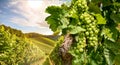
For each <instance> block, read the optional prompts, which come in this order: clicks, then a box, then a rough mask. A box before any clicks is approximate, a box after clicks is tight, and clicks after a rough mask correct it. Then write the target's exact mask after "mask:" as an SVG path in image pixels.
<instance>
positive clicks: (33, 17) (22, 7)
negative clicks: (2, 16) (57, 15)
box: [9, 0, 63, 27]
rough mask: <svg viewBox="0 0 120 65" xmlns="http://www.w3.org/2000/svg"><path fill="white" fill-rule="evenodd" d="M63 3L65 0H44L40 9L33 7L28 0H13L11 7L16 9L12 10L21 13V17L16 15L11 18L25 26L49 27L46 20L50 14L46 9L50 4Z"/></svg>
mask: <svg viewBox="0 0 120 65" xmlns="http://www.w3.org/2000/svg"><path fill="white" fill-rule="evenodd" d="M30 1H41V0H30ZM61 3H63V1H59V0H43V2H42V3H41V6H40V7H39V8H38V9H33V8H31V7H30V6H29V5H28V3H27V0H24V1H23V0H13V1H12V2H10V3H9V5H10V7H15V9H12V12H13V13H15V14H18V15H20V16H21V17H19V16H18V17H16V16H15V17H13V18H11V21H12V22H14V23H17V24H19V25H24V26H37V27H48V24H47V23H46V22H45V18H46V17H47V16H48V14H47V13H45V9H46V8H47V6H49V5H60V4H61ZM21 22H22V23H21Z"/></svg>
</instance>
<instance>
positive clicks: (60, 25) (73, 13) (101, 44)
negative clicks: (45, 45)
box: [46, 0, 120, 65]
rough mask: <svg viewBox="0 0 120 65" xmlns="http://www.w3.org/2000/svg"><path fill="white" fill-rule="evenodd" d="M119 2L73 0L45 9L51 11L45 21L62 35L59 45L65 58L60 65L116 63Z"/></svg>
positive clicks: (109, 64) (108, 0)
mask: <svg viewBox="0 0 120 65" xmlns="http://www.w3.org/2000/svg"><path fill="white" fill-rule="evenodd" d="M119 4H120V2H119V1H117V0H106V1H104V0H99V1H97V0H72V1H71V5H66V4H62V5H61V6H49V7H48V8H47V9H46V12H47V13H49V14H50V16H48V17H47V18H46V21H47V23H48V24H50V28H51V29H52V31H54V32H55V31H58V30H59V31H60V32H61V33H62V35H63V36H65V38H64V41H63V43H61V45H60V48H59V52H60V56H61V58H62V60H63V61H65V62H63V64H62V65H71V64H72V65H113V64H115V62H114V61H115V60H114V59H115V56H116V55H117V54H119V52H120V51H119V49H120V47H118V46H119V45H120V42H118V39H119V34H120V31H119V27H118V25H119V23H120V5H119ZM68 56H69V57H71V59H70V60H71V61H70V60H69V58H68ZM65 57H67V59H66V58H65ZM51 59H52V58H51ZM71 62H72V63H71ZM57 65H59V64H57Z"/></svg>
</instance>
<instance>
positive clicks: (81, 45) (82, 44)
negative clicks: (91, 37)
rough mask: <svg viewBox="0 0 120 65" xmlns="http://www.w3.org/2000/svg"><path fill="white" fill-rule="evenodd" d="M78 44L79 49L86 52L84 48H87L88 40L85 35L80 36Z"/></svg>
mask: <svg viewBox="0 0 120 65" xmlns="http://www.w3.org/2000/svg"><path fill="white" fill-rule="evenodd" d="M78 37H79V38H78V42H77V49H78V50H79V51H80V52H83V51H84V48H85V47H86V38H85V34H84V33H81V34H79V35H78Z"/></svg>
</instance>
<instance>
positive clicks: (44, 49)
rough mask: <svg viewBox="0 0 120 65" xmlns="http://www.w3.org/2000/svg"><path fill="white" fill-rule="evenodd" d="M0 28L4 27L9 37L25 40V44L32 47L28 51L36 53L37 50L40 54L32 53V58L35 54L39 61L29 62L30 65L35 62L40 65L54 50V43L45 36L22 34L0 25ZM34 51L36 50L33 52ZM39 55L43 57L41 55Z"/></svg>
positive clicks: (19, 31)
mask: <svg viewBox="0 0 120 65" xmlns="http://www.w3.org/2000/svg"><path fill="white" fill-rule="evenodd" d="M0 27H4V29H5V31H6V32H7V33H10V34H11V35H16V36H17V37H18V38H20V39H25V38H26V39H27V40H26V42H27V44H28V45H30V46H32V48H30V49H29V51H32V52H36V51H37V50H39V52H40V53H34V54H33V56H34V55H36V54H37V55H38V56H39V57H40V59H38V60H32V61H29V63H31V64H32V63H35V62H39V63H40V64H41V63H42V62H43V61H44V60H45V58H46V57H47V55H48V54H49V53H50V52H51V50H52V49H53V48H54V45H55V41H54V40H52V39H51V38H48V37H46V36H45V35H42V34H38V33H22V31H21V30H17V29H14V28H11V27H9V26H5V25H0ZM11 41H12V40H11ZM35 49H37V50H36V51H35ZM41 53H42V54H43V55H41ZM44 54H45V55H44ZM31 56H32V55H31ZM34 57H35V56H34ZM36 57H37V56H36ZM31 64H30V65H31Z"/></svg>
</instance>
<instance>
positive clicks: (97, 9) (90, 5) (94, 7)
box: [88, 3, 101, 13]
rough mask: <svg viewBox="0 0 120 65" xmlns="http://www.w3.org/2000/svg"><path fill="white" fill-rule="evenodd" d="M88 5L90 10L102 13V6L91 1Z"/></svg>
mask: <svg viewBox="0 0 120 65" xmlns="http://www.w3.org/2000/svg"><path fill="white" fill-rule="evenodd" d="M88 6H89V11H91V12H94V13H101V11H100V8H99V7H98V6H97V5H95V4H94V3H90V4H89V5H88Z"/></svg>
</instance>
